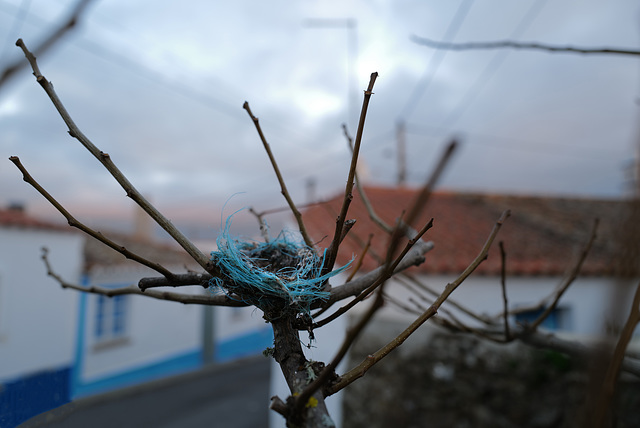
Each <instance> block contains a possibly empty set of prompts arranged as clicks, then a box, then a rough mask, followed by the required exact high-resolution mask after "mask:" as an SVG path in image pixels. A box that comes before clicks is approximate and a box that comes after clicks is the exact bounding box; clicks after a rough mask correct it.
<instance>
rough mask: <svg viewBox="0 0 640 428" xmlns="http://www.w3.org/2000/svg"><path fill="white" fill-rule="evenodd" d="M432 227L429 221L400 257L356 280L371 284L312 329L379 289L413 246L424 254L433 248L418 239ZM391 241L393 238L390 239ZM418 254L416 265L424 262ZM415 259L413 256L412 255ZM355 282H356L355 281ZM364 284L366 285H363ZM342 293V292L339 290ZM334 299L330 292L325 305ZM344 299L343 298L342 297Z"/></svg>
mask: <svg viewBox="0 0 640 428" xmlns="http://www.w3.org/2000/svg"><path fill="white" fill-rule="evenodd" d="M432 225H433V219H431V221H429V222H428V223H427V224H426V225H425V226H424V227H423V228H422V229H421V230H420V231H419V232H418V234H417V235H416V237H415V238H414V239H412V240H410V241H409V242H407V245H406V246H405V248H404V250H403V251H402V252H401V253H400V255H399V256H398V257H397V258H396V259H395V260H394V261H393V262H388V263H385V264H384V265H382V266H380V267H378V268H377V269H375V270H373V271H371V272H370V273H369V274H367V275H363V276H362V277H360V278H358V280H361V279H362V278H364V277H367V279H368V280H369V281H370V280H371V279H373V282H369V285H368V286H367V287H365V288H364V289H363V290H361V291H360V292H359V293H358V294H357V296H356V298H355V299H353V300H351V301H350V302H349V303H347V304H346V305H344V306H343V307H341V308H340V309H338V310H337V311H336V312H334V313H333V314H331V315H330V316H328V317H327V318H324V319H322V320H320V321H318V322H316V323H314V324H313V328H319V327H322V326H324V325H326V324H328V323H330V322H331V321H333V320H335V319H336V318H338V317H340V316H341V315H343V314H344V313H345V312H347V311H348V310H350V309H351V308H353V307H354V306H355V305H356V304H358V303H360V302H361V301H362V300H364V299H365V298H366V297H367V296H368V295H369V294H371V293H372V292H373V291H375V289H376V288H378V287H380V286H381V285H382V284H384V282H385V281H386V280H387V279H389V278H390V277H391V276H393V275H394V274H395V272H397V271H398V267H399V266H400V265H401V264H402V262H403V260H404V259H405V256H406V255H407V254H409V252H410V251H411V249H412V248H414V246H416V244H419V245H418V246H420V247H422V248H423V250H424V252H426V251H428V250H430V249H431V248H433V245H429V243H424V242H423V241H421V240H420V238H421V237H422V235H424V233H426V231H427V230H429V229H430V228H431V226H432ZM392 241H393V238H392ZM392 247H394V246H393V245H390V246H389V250H390V251H389V253H391V249H392ZM418 254H420V257H419V259H418V260H416V259H414V260H416V261H418V264H419V263H422V262H423V261H424V257H422V255H423V254H424V253H420V252H418ZM414 257H415V255H414ZM409 266H412V264H408V265H407V267H409ZM374 272H375V273H376V274H377V276H375V277H374V276H372V274H373V273H374ZM356 281H357V280H356ZM356 281H352V282H351V284H353V283H355V282H356ZM365 284H366V283H365ZM346 285H347V284H344V285H343V286H342V287H344V286H346ZM341 291H342V290H341ZM345 297H347V296H345ZM334 298H335V294H334V293H333V292H332V293H331V296H330V297H329V300H328V302H327V304H331V303H332V302H333V301H335V300H333V299H334ZM342 298H344V297H342Z"/></svg>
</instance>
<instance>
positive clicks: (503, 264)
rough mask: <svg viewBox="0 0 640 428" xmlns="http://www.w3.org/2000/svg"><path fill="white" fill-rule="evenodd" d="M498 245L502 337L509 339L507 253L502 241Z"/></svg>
mask: <svg viewBox="0 0 640 428" xmlns="http://www.w3.org/2000/svg"><path fill="white" fill-rule="evenodd" d="M498 247H500V285H501V288H502V302H503V304H504V308H503V311H502V314H503V316H504V338H505V340H509V338H510V337H511V334H510V332H509V301H508V300H507V272H506V270H507V253H506V252H505V251H504V242H502V241H500V242H498Z"/></svg>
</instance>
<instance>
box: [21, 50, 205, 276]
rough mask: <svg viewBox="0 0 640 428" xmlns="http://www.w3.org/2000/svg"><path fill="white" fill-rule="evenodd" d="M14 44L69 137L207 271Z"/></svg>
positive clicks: (33, 61) (188, 243)
mask: <svg viewBox="0 0 640 428" xmlns="http://www.w3.org/2000/svg"><path fill="white" fill-rule="evenodd" d="M16 44H17V45H18V46H20V48H21V49H22V51H23V52H24V55H25V57H26V58H27V60H28V61H29V64H31V68H32V69H33V74H34V76H35V77H36V80H37V82H38V83H39V84H40V86H42V88H43V89H44V91H45V92H46V93H47V95H48V96H49V98H50V99H51V101H52V102H53V105H54V106H55V108H56V110H58V113H59V114H60V116H61V117H62V120H64V122H65V124H66V125H67V127H68V128H69V135H71V136H72V137H73V138H75V139H77V140H78V141H79V142H80V143H81V144H82V145H83V146H84V147H85V148H86V149H87V150H88V151H89V152H90V153H91V154H92V155H93V156H94V157H95V158H96V159H97V160H98V161H99V162H100V163H101V164H102V165H103V166H104V167H105V168H106V169H107V171H109V173H110V174H111V175H112V176H113V178H115V180H116V181H117V182H118V184H120V186H121V187H122V188H123V189H124V190H125V192H126V193H127V196H128V197H129V198H131V199H132V200H133V201H134V202H135V203H137V204H138V205H139V206H140V207H141V208H142V209H143V210H144V211H145V212H146V213H147V214H149V216H150V217H151V218H153V219H154V220H155V222H156V223H158V224H159V225H160V227H162V228H163V229H164V230H165V231H166V232H167V233H168V234H169V235H170V236H171V237H172V238H173V239H174V240H175V241H176V242H177V243H178V244H180V246H181V247H182V248H184V250H185V251H186V252H187V253H188V254H189V255H190V256H191V257H192V258H193V259H194V260H195V261H196V262H197V263H198V264H199V265H200V266H202V268H204V269H205V270H207V271H209V270H210V269H211V263H210V261H209V258H208V257H207V256H205V255H204V254H203V253H202V251H200V250H199V249H198V248H197V247H196V246H195V245H194V244H193V243H192V242H191V241H189V239H187V237H186V236H184V235H183V234H182V233H181V232H180V231H179V230H178V229H177V228H176V227H175V226H174V225H173V224H172V223H171V222H170V221H169V220H168V219H167V218H166V217H165V216H164V215H162V214H161V213H160V212H159V211H158V210H157V209H156V208H155V207H154V206H153V205H151V203H150V202H149V201H147V199H145V198H144V197H143V196H142V194H141V193H140V192H139V191H138V190H137V189H136V188H135V187H134V186H133V184H131V182H130V181H129V179H127V177H126V176H125V175H124V174H123V173H122V172H121V171H120V170H119V169H118V168H117V167H116V165H115V164H114V163H113V161H112V160H111V157H110V156H109V155H108V154H107V153H104V152H102V151H101V150H99V149H98V148H97V147H96V146H95V145H94V144H93V143H92V142H91V140H89V139H88V138H87V137H86V136H85V135H84V134H83V133H82V131H80V129H79V128H78V127H77V126H76V124H75V122H74V121H73V119H72V118H71V116H70V115H69V113H68V112H67V109H66V108H65V107H64V105H63V104H62V101H60V98H59V97H58V95H57V94H56V92H55V90H54V89H53V85H51V83H50V82H49V81H48V80H47V79H45V77H44V76H43V75H42V74H41V73H40V70H39V68H38V64H37V62H36V57H35V56H34V55H33V54H32V53H31V52H30V51H29V50H28V49H27V47H26V45H25V44H24V42H23V41H22V39H18V41H17V42H16Z"/></svg>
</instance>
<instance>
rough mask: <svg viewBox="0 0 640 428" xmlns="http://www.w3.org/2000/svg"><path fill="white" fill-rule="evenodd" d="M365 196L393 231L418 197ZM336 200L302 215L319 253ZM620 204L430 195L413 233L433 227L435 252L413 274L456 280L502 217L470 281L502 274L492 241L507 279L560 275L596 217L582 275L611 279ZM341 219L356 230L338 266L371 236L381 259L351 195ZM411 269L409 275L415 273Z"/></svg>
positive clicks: (398, 192) (392, 192)
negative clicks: (503, 256) (504, 265)
mask: <svg viewBox="0 0 640 428" xmlns="http://www.w3.org/2000/svg"><path fill="white" fill-rule="evenodd" d="M365 192H366V194H367V196H368V198H369V200H370V201H371V204H372V205H373V206H374V208H375V210H376V212H377V214H378V215H379V216H380V217H381V218H382V219H383V220H384V221H385V222H386V223H387V224H391V225H393V223H394V221H395V219H396V218H397V217H398V216H400V215H401V213H402V211H403V209H409V208H410V207H411V204H412V202H413V200H414V199H415V197H416V196H417V193H418V191H417V190H416V189H409V188H381V187H368V188H366V189H365ZM341 204H342V195H340V196H336V197H335V198H333V199H331V200H330V201H328V202H326V203H323V204H319V205H315V206H312V207H310V208H309V209H307V210H305V211H304V212H303V220H304V222H305V225H306V227H307V228H308V230H309V233H310V235H311V236H312V238H313V239H314V240H316V241H320V240H322V242H321V243H320V246H323V245H324V246H328V245H329V243H330V240H331V238H332V236H333V231H334V228H335V219H336V217H337V213H338V212H339V210H340V207H341ZM626 204H627V203H626V202H625V201H621V200H594V199H578V198H559V197H525V196H505V195H487V194H470V193H451V192H439V193H435V194H433V195H432V197H431V199H430V200H429V201H428V203H427V205H426V206H425V207H424V209H423V212H422V214H421V216H420V218H419V220H418V221H416V222H415V224H413V226H414V228H416V229H420V228H421V227H422V226H423V225H424V224H425V223H426V222H427V221H428V220H429V219H430V218H433V219H434V223H433V228H432V229H430V230H429V231H428V232H427V233H426V235H425V237H424V238H423V239H424V240H430V241H433V242H434V244H435V248H434V249H433V250H432V251H431V252H429V253H428V254H427V256H426V262H425V263H423V264H422V265H421V266H420V267H419V268H417V269H419V270H420V272H423V273H430V274H445V273H447V274H449V273H460V272H462V271H463V270H464V269H465V268H466V267H467V265H468V264H469V263H470V262H471V261H472V260H473V259H474V258H475V257H476V256H477V254H478V253H479V252H480V250H481V248H482V246H483V245H484V243H485V241H486V239H487V237H488V235H489V233H490V232H491V230H492V228H493V226H494V223H495V221H496V220H497V219H498V218H499V217H500V215H501V213H502V212H503V211H504V210H505V209H510V210H511V217H510V218H509V219H508V220H507V221H506V222H505V224H504V226H503V227H502V229H501V231H500V233H499V234H498V237H497V238H496V241H495V242H494V246H493V247H492V249H491V250H490V252H489V257H488V259H487V260H486V261H484V262H483V263H482V264H481V265H480V267H479V268H478V270H476V273H479V274H485V275H498V274H499V272H500V269H501V263H500V253H499V250H498V245H497V243H498V241H503V242H504V247H505V250H506V253H507V272H508V274H511V275H561V274H563V273H564V272H566V271H567V269H568V268H569V267H570V266H571V265H572V262H573V261H574V260H575V259H576V257H577V255H578V253H579V251H580V250H581V249H582V247H583V246H584V244H585V243H586V242H587V240H588V238H589V234H590V232H591V228H592V226H593V222H594V220H595V218H596V217H599V218H600V219H601V221H600V227H599V229H598V230H599V233H598V235H599V236H601V237H608V238H609V240H608V241H607V240H606V239H602V238H601V239H597V240H596V242H595V244H594V247H593V249H592V251H591V253H590V254H589V256H588V258H587V260H586V262H585V264H584V266H583V269H582V274H583V275H608V274H611V273H612V272H613V263H612V262H613V259H614V256H613V254H614V248H613V244H612V243H611V241H612V240H611V239H610V238H611V236H612V233H613V230H614V229H615V228H616V226H617V225H618V224H619V223H620V219H621V218H622V217H621V216H622V215H623V213H624V209H625V207H626ZM347 217H348V218H355V219H356V220H357V221H356V225H355V226H354V227H353V229H352V230H351V232H350V233H349V235H348V237H347V239H345V241H344V243H343V245H342V246H341V247H340V248H341V249H340V254H339V256H338V262H339V263H346V262H347V261H348V260H350V259H351V258H352V257H353V256H354V255H355V256H357V255H358V254H360V253H361V252H362V247H363V242H365V241H366V240H367V238H368V236H369V234H372V233H373V234H374V238H373V241H372V249H373V252H374V253H375V254H378V255H380V256H384V253H385V246H386V244H387V241H388V237H387V235H386V234H385V233H384V232H382V231H381V230H380V229H379V228H378V227H377V226H375V225H374V223H373V222H372V220H371V219H370V218H369V215H368V213H367V211H366V208H365V207H364V204H363V203H362V200H361V198H360V196H359V195H358V194H357V192H354V198H353V201H352V203H351V206H350V209H349V214H348V216H347ZM378 265H379V262H378V261H376V260H375V258H374V257H371V256H367V257H366V258H365V263H364V265H363V269H364V270H371V269H374V268H375V267H377V266H378ZM414 269H416V268H414Z"/></svg>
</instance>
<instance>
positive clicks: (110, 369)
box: [81, 267, 203, 382]
mask: <svg viewBox="0 0 640 428" xmlns="http://www.w3.org/2000/svg"><path fill="white" fill-rule="evenodd" d="M168 268H169V269H170V270H171V268H172V267H168ZM174 268H175V267H174ZM180 270H182V269H181V268H180V267H178V268H176V269H175V271H176V272H178V271H180ZM145 276H158V273H157V272H155V271H153V270H150V269H148V268H144V267H134V268H131V267H126V268H123V267H116V268H108V269H103V270H99V271H95V272H93V273H92V274H91V275H90V285H100V286H103V287H104V286H107V287H122V286H128V285H131V284H137V283H138V280H139V279H140V278H142V277H145ZM202 290H203V288H202V287H181V288H180V289H179V290H178V289H175V290H173V289H172V290H170V291H175V292H178V291H179V292H183V293H202V292H203V291H202ZM128 299H129V300H128V305H129V306H128V309H127V317H126V334H125V335H124V336H123V338H121V340H117V341H113V342H112V343H111V344H109V343H108V341H107V342H104V341H102V342H101V341H99V340H97V338H96V336H95V327H96V313H97V302H98V296H97V295H91V294H90V295H87V298H86V317H85V327H86V328H85V331H84V337H83V340H82V345H81V346H82V348H83V351H82V363H81V377H82V381H83V382H91V381H94V380H97V379H102V378H105V377H109V376H113V375H117V374H120V373H123V372H126V371H128V370H132V369H136V368H141V367H144V366H146V365H149V364H154V363H157V362H161V361H163V360H166V359H170V358H173V357H176V356H180V355H184V354H186V353H189V352H196V351H197V350H198V349H199V348H200V346H201V343H202V339H201V335H202V307H200V306H199V305H185V304H181V303H177V302H171V301H164V300H158V299H153V298H149V297H144V296H134V295H129V296H128Z"/></svg>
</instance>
